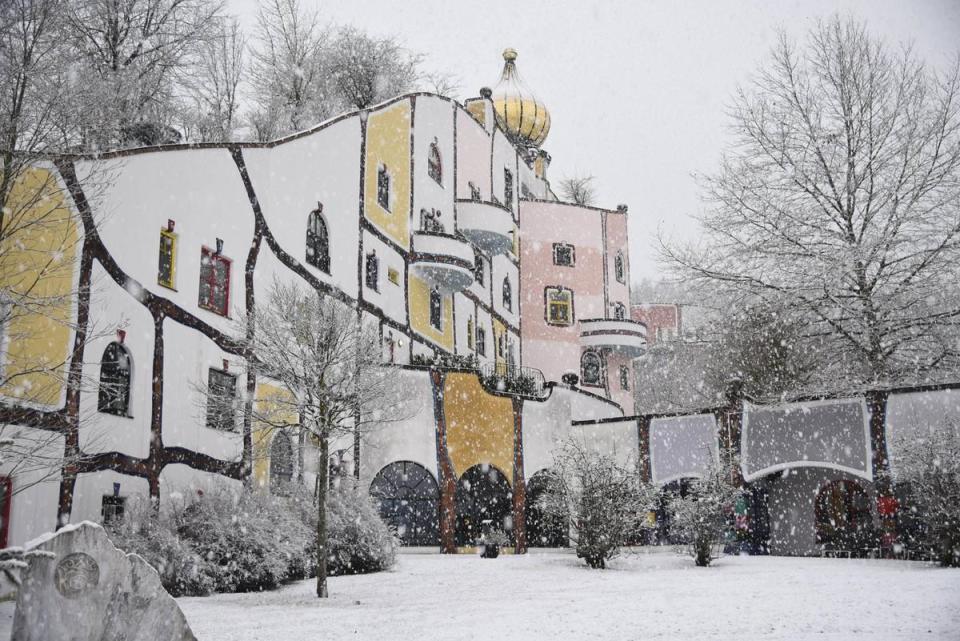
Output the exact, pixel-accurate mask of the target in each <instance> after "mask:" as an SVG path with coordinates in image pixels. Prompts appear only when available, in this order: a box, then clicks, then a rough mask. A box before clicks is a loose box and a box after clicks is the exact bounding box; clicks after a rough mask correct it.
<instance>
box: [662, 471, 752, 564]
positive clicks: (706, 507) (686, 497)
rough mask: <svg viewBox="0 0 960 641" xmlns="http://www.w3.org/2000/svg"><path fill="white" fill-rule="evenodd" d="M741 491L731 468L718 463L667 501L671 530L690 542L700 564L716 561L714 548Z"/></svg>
mask: <svg viewBox="0 0 960 641" xmlns="http://www.w3.org/2000/svg"><path fill="white" fill-rule="evenodd" d="M739 492H740V491H739V490H738V489H737V488H736V487H735V486H734V485H733V484H732V483H731V482H730V479H729V470H727V469H725V468H724V467H723V466H722V465H715V466H713V467H712V468H710V469H708V470H707V471H706V472H705V473H704V475H703V478H700V479H693V480H691V481H690V483H689V485H688V486H687V491H686V493H685V494H683V495H682V496H675V497H673V498H672V499H671V500H670V502H669V503H668V507H667V509H668V510H669V513H670V521H671V529H672V530H673V531H674V532H676V533H677V534H679V535H680V536H681V537H683V538H684V539H685V540H687V541H689V543H690V553H691V556H693V557H694V559H695V561H696V564H697V565H698V566H707V565H710V561H712V560H713V557H712V554H711V548H712V547H713V545H714V544H716V543H718V542H719V541H720V540H721V538H722V537H723V533H724V532H725V530H726V529H727V525H728V515H729V514H730V513H731V512H732V510H733V503H734V501H736V498H737V495H738V494H739Z"/></svg>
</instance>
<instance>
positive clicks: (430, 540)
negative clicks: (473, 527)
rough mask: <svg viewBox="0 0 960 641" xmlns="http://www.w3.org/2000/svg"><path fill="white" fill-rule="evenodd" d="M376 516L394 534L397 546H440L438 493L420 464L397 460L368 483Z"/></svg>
mask: <svg viewBox="0 0 960 641" xmlns="http://www.w3.org/2000/svg"><path fill="white" fill-rule="evenodd" d="M370 496H372V497H374V498H375V499H377V500H378V501H379V502H380V516H381V517H382V518H383V520H384V521H386V522H387V523H388V524H389V525H391V526H392V527H393V528H395V529H396V531H397V536H399V537H400V544H401V545H440V530H439V525H440V501H439V499H440V490H439V488H438V487H437V481H436V480H435V479H434V478H433V475H432V474H431V473H430V472H429V471H428V470H427V469H426V468H425V467H423V466H422V465H419V464H417V463H413V462H411V461H397V462H396V463H391V464H390V465H387V466H386V467H384V468H383V469H382V470H380V472H378V473H377V475H376V477H374V479H373V482H372V483H370Z"/></svg>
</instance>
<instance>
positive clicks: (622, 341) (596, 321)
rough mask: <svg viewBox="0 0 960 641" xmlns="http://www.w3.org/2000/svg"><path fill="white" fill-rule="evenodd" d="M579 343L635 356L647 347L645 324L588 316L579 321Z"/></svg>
mask: <svg viewBox="0 0 960 641" xmlns="http://www.w3.org/2000/svg"><path fill="white" fill-rule="evenodd" d="M580 345H581V346H583V347H605V348H608V349H612V350H613V351H615V352H618V353H620V354H622V355H624V356H628V357H637V356H640V355H641V354H643V353H644V351H646V349H647V326H646V325H644V324H643V323H638V322H636V321H632V320H614V319H610V318H590V319H585V320H581V321H580Z"/></svg>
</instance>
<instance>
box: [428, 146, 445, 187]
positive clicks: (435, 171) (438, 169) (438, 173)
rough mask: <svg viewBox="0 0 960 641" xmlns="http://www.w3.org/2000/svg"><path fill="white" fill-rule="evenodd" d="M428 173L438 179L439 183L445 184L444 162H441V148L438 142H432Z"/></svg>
mask: <svg viewBox="0 0 960 641" xmlns="http://www.w3.org/2000/svg"><path fill="white" fill-rule="evenodd" d="M427 173H428V174H430V177H431V178H433V179H434V180H436V181H437V184H439V185H442V184H443V164H441V162H440V148H439V147H437V143H435V142H432V143H430V155H429V156H427Z"/></svg>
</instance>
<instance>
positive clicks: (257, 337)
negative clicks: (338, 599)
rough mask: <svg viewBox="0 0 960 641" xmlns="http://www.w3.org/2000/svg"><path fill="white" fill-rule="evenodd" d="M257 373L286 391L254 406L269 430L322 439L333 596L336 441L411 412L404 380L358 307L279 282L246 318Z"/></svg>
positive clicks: (322, 527) (321, 590) (323, 536)
mask: <svg viewBox="0 0 960 641" xmlns="http://www.w3.org/2000/svg"><path fill="white" fill-rule="evenodd" d="M241 324H242V325H243V326H244V331H245V332H246V336H247V339H246V348H247V351H248V355H249V360H250V365H249V367H250V368H251V371H252V372H254V373H255V374H256V375H257V376H258V377H263V378H266V379H269V380H270V381H273V382H275V383H277V384H279V386H280V387H281V388H282V390H283V392H281V393H279V394H274V395H271V396H270V397H269V398H265V399H262V400H261V402H258V403H253V404H252V405H251V406H250V407H251V411H252V419H253V421H255V422H256V423H257V424H258V425H259V426H261V427H263V428H264V429H269V430H286V431H294V432H299V431H301V430H303V431H304V432H305V433H306V434H307V435H308V436H309V440H312V441H313V442H315V443H316V444H317V449H318V450H319V461H318V463H319V465H318V474H317V487H316V491H317V505H318V511H317V514H318V520H317V596H318V597H321V598H322V597H326V596H327V555H328V550H327V518H326V510H327V490H328V486H329V476H328V474H329V458H330V443H331V441H332V440H334V439H337V438H349V439H350V442H351V443H352V442H353V440H354V439H355V438H359V437H360V436H361V435H362V434H363V433H364V432H366V431H369V430H371V429H374V428H375V427H377V426H379V425H381V424H383V423H385V422H388V421H391V420H400V419H402V418H403V417H404V416H405V413H406V412H407V410H409V409H410V406H409V402H404V401H402V400H400V399H401V397H402V393H401V390H400V389H399V387H398V385H399V384H400V383H399V378H398V377H397V376H396V375H395V373H394V372H392V371H390V370H389V369H388V368H385V367H383V366H382V365H381V363H382V360H381V348H380V337H379V333H378V332H377V329H376V327H375V326H371V325H369V324H363V323H361V320H360V317H359V316H358V313H357V310H356V309H354V308H352V307H350V306H348V305H345V304H343V303H341V302H340V301H337V300H334V299H332V298H329V297H323V296H321V295H318V294H317V293H316V292H313V291H307V290H305V289H302V288H300V287H299V286H297V285H284V284H279V283H275V284H274V285H273V287H272V289H271V291H270V294H269V296H267V298H266V300H265V301H264V302H263V304H261V305H260V306H258V308H257V311H256V313H255V315H252V316H249V317H246V318H244V319H243V320H242V321H241Z"/></svg>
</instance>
